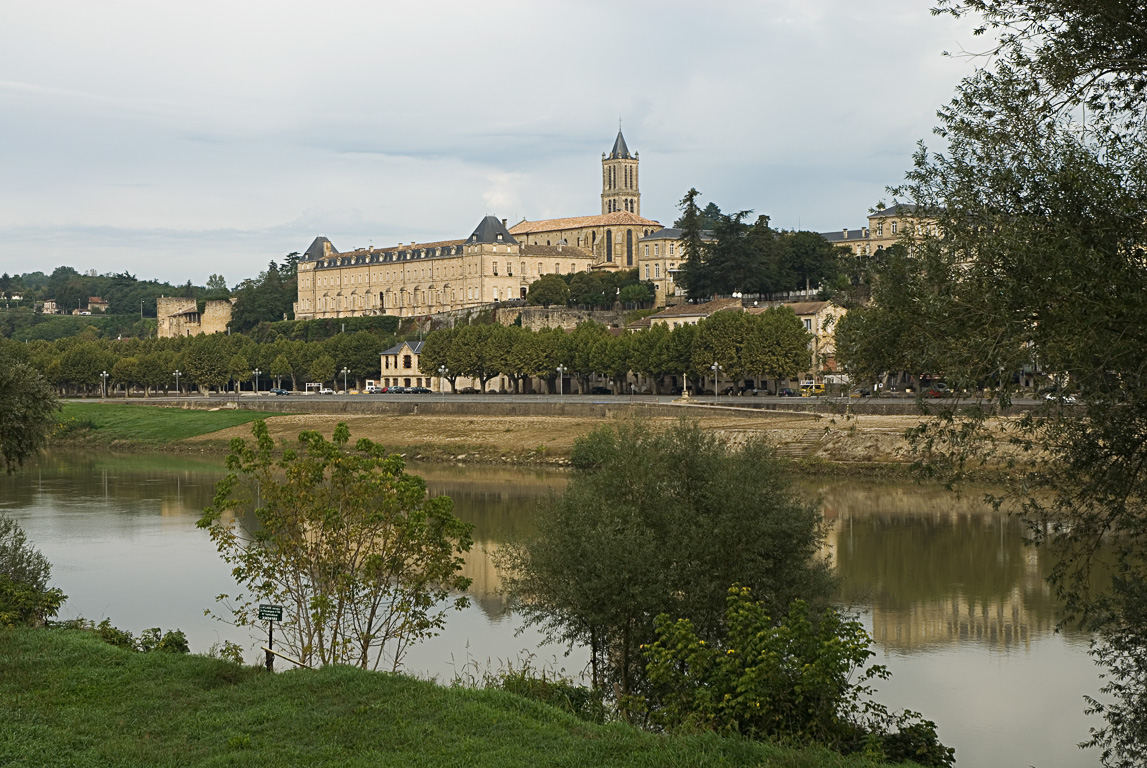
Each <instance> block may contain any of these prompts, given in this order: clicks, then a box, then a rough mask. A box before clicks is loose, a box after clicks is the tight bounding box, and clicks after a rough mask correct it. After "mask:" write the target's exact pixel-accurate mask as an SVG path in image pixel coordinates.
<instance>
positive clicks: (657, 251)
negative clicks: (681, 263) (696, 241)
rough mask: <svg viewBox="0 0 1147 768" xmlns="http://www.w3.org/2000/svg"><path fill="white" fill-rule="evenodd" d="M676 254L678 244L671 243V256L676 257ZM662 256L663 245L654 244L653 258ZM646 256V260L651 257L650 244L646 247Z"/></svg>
mask: <svg viewBox="0 0 1147 768" xmlns="http://www.w3.org/2000/svg"><path fill="white" fill-rule="evenodd" d="M676 253H677V248H676V244H675V243H670V244H669V255H670V256H674V255H676ZM660 255H661V243H654V244H653V256H654V258H656V257H658V256H660ZM645 256H646V258H648V257H649V244H648V243H646V245H645Z"/></svg>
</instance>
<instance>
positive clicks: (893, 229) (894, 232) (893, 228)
mask: <svg viewBox="0 0 1147 768" xmlns="http://www.w3.org/2000/svg"><path fill="white" fill-rule="evenodd" d="M892 234H894V235H895V234H896V222H895V221H894V222H892Z"/></svg>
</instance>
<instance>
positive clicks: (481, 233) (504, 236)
mask: <svg viewBox="0 0 1147 768" xmlns="http://www.w3.org/2000/svg"><path fill="white" fill-rule="evenodd" d="M466 242H467V243H515V244H516V243H517V242H518V241H517V240H515V239H514V236H513V235H511V234H510V232H509V230H507V229H506V226H505V225H504V224H503V223H502V220H501V219H499V218H498V217H497V216H487V217H486V218H484V219H482V221H480V222H478V226H477V227H476V228H475V229H474V231H473V232H471V233H470V237H468V238H466Z"/></svg>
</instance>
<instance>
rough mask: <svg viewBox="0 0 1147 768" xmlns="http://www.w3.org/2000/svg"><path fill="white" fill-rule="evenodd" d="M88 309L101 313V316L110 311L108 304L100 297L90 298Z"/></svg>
mask: <svg viewBox="0 0 1147 768" xmlns="http://www.w3.org/2000/svg"><path fill="white" fill-rule="evenodd" d="M88 309H89V310H91V311H92V312H99V313H100V314H103V313H105V312H107V311H108V303H107V302H106V301H104V300H103V299H101V298H100V297H99V296H89V297H88Z"/></svg>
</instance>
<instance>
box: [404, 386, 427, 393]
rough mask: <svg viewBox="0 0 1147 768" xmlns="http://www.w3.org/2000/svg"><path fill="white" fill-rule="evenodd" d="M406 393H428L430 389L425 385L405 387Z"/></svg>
mask: <svg viewBox="0 0 1147 768" xmlns="http://www.w3.org/2000/svg"><path fill="white" fill-rule="evenodd" d="M406 392H407V394H410V395H429V394H430V390H429V389H428V388H427V387H407V388H406Z"/></svg>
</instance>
